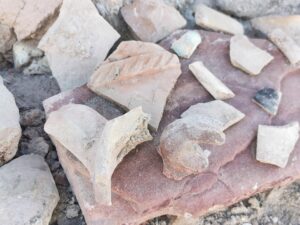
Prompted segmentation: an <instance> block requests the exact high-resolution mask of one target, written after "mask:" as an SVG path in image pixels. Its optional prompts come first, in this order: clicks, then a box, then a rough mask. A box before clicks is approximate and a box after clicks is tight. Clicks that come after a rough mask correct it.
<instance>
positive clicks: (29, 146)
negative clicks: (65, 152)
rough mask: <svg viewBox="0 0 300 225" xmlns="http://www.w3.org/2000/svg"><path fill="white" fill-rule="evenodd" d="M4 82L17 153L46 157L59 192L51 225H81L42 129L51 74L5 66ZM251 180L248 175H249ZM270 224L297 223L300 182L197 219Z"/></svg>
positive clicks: (158, 223)
mask: <svg viewBox="0 0 300 225" xmlns="http://www.w3.org/2000/svg"><path fill="white" fill-rule="evenodd" d="M0 74H1V75H2V76H3V79H4V83H5V85H6V86H7V87H8V88H9V90H10V91H11V92H12V93H13V94H14V96H15V98H16V102H17V105H18V107H19V109H20V114H21V126H22V130H23V134H22V138H21V141H20V144H19V150H18V153H17V156H16V157H18V156H20V155H25V154H30V153H35V154H39V155H41V156H43V157H45V159H46V161H47V163H48V165H49V167H50V169H51V172H52V174H53V177H54V180H55V182H56V185H57V188H58V190H59V194H60V202H59V204H58V206H57V207H56V209H55V211H54V213H53V216H52V220H51V223H50V224H51V225H84V224H85V221H84V218H83V216H82V214H81V211H80V207H79V205H78V203H77V201H76V198H75V196H74V194H73V193H72V189H71V187H70V185H69V183H68V180H67V178H66V176H65V174H64V171H63V169H62V167H61V165H60V163H59V161H58V158H57V154H56V151H55V147H54V146H53V144H52V143H51V141H50V139H49V137H48V136H47V134H46V133H45V132H44V131H43V126H44V122H45V114H44V112H43V107H42V101H43V100H44V99H46V98H48V97H50V96H53V95H55V94H57V93H59V88H58V85H57V83H56V81H55V79H54V78H53V77H52V75H51V74H43V75H38V76H32V75H24V74H22V73H20V72H17V71H15V70H14V69H12V68H10V67H7V68H5V69H1V70H0ZM249 179H251V178H249ZM172 219H173V217H168V216H162V217H160V218H155V219H153V220H151V221H148V222H147V223H145V225H167V224H170V223H171V221H172ZM219 224H220V225H221V224H222V225H234V224H244V225H250V224H252V225H258V224H264V225H271V224H282V225H286V224H290V225H298V224H300V181H298V182H294V183H293V184H291V185H289V186H287V187H283V188H279V189H275V190H272V191H268V192H265V193H262V194H258V195H256V196H254V197H252V198H250V199H247V200H244V201H242V202H239V203H237V204H235V205H234V206H232V207H230V208H228V209H225V210H224V211H221V212H217V213H213V214H210V215H207V216H205V217H202V218H200V219H199V225H219Z"/></svg>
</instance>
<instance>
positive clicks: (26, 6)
mask: <svg viewBox="0 0 300 225" xmlns="http://www.w3.org/2000/svg"><path fill="white" fill-rule="evenodd" d="M61 3H62V0H51V1H44V0H23V1H20V0H1V1H0V9H1V10H0V24H4V25H7V26H9V27H10V28H14V31H15V34H16V36H17V38H18V40H23V39H26V38H30V37H31V38H32V37H36V36H38V35H39V34H38V33H37V32H40V31H41V29H43V28H44V27H45V26H47V23H49V21H51V20H52V19H53V17H55V14H56V11H57V10H58V9H59V7H60V5H61Z"/></svg>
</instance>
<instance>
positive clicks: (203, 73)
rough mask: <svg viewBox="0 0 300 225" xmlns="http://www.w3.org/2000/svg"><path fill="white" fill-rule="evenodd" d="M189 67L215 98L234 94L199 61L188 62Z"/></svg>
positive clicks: (222, 98) (219, 98) (223, 98)
mask: <svg viewBox="0 0 300 225" xmlns="http://www.w3.org/2000/svg"><path fill="white" fill-rule="evenodd" d="M189 69H190V70H191V71H192V73H193V74H194V76H195V77H196V78H197V80H198V81H199V82H200V83H201V84H202V85H203V87H204V88H205V89H206V90H207V91H208V92H209V93H210V94H211V95H212V96H213V97H214V98H215V99H218V100H225V99H229V98H233V97H234V96H235V94H234V93H233V92H232V91H231V90H230V89H229V88H228V87H227V86H226V85H225V84H224V83H223V82H222V81H221V80H219V79H218V78H217V77H216V76H215V75H214V74H212V73H211V72H210V71H209V70H208V69H207V68H206V67H205V66H204V64H203V63H202V62H201V61H197V62H194V63H192V64H190V65H189Z"/></svg>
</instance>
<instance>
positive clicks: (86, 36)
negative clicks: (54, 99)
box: [38, 0, 120, 91]
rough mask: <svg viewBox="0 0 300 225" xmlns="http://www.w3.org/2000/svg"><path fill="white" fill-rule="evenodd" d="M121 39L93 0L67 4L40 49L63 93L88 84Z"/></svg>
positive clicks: (62, 8) (41, 42) (75, 0)
mask: <svg viewBox="0 0 300 225" xmlns="http://www.w3.org/2000/svg"><path fill="white" fill-rule="evenodd" d="M79 11H80V12H81V13H78V12H79ZM70 18H72V19H70ZM119 37H120V35H119V34H118V33H117V32H116V31H115V30H114V29H113V27H111V25H110V24H109V23H107V22H106V21H105V20H104V19H103V18H102V17H101V16H100V15H99V13H98V11H97V9H96V8H95V6H94V5H93V3H92V2H91V1H90V0H84V1H82V0H65V1H63V4H62V6H61V9H60V14H59V16H58V18H57V20H56V21H55V23H54V24H53V25H52V26H51V28H50V29H49V30H48V31H47V33H46V34H45V35H44V36H43V38H42V40H41V41H40V43H39V45H38V47H39V48H40V49H42V50H43V51H45V54H46V56H47V59H48V62H49V65H50V68H51V71H52V73H53V76H54V77H55V78H56V80H57V82H58V84H59V86H60V88H61V90H62V91H64V90H68V89H72V88H75V87H78V86H81V85H83V84H84V83H86V82H87V80H88V79H89V77H90V76H91V74H92V73H93V71H94V69H95V67H96V66H97V65H98V64H99V63H101V62H102V61H103V60H104V58H105V57H106V55H107V53H108V51H109V50H110V48H111V47H112V46H113V44H114V43H115V42H116V41H117V40H118V39H119Z"/></svg>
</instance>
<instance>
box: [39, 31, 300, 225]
mask: <svg viewBox="0 0 300 225" xmlns="http://www.w3.org/2000/svg"><path fill="white" fill-rule="evenodd" d="M185 32H186V31H177V32H175V33H173V34H172V35H171V36H170V37H168V38H167V39H165V40H163V42H162V43H161V45H162V46H163V47H164V48H165V49H167V50H169V49H170V46H171V45H172V43H173V41H174V40H175V39H178V38H179V37H180V36H182V35H183V34H184V33H185ZM199 33H200V34H201V36H202V37H203V42H202V44H201V45H200V46H199V48H197V49H196V50H195V52H194V54H193V56H192V57H191V58H190V59H189V60H182V65H181V68H182V74H181V76H180V78H179V79H178V81H177V84H176V85H175V87H174V89H173V91H172V92H171V93H170V96H169V98H168V101H167V104H166V107H165V111H164V115H163V118H162V120H161V125H160V128H159V129H158V132H153V137H154V140H153V141H151V142H147V143H144V144H142V145H139V146H137V148H136V151H135V153H134V154H129V155H128V156H127V157H125V158H124V160H123V161H122V162H121V163H120V164H119V165H118V167H117V168H116V170H115V171H114V174H113V176H112V202H113V204H112V205H111V206H103V205H99V204H97V202H95V201H94V195H93V193H94V191H93V184H92V182H91V180H92V178H91V176H90V175H89V173H88V171H87V170H86V169H85V167H84V166H82V164H81V163H80V162H79V161H78V160H77V159H76V158H75V157H70V154H69V152H68V151H67V150H66V149H65V148H64V147H63V146H62V145H60V144H59V143H58V142H55V141H54V143H55V146H56V147H57V153H58V156H59V160H60V163H61V165H62V166H63V168H64V171H65V173H66V175H67V177H68V179H69V181H70V183H71V185H72V188H73V191H74V193H75V194H76V197H77V200H78V202H79V204H80V207H81V209H82V212H83V214H84V217H85V220H86V222H87V224H88V225H98V224H101V225H122V224H124V223H125V224H126V223H127V224H134V225H137V224H141V223H143V222H145V221H146V220H148V219H151V218H153V217H157V216H160V215H165V214H169V215H175V216H184V215H185V214H186V213H188V214H190V215H191V216H192V217H195V218H196V217H199V216H202V215H205V214H207V213H211V212H212V211H216V210H220V209H224V207H227V206H229V205H232V204H234V203H236V202H238V201H240V200H243V199H245V198H248V197H250V196H252V195H255V194H256V193H258V192H262V191H265V190H268V189H270V188H274V187H278V186H283V185H286V184H289V183H291V182H293V181H295V180H297V179H299V178H300V142H299V141H298V142H297V144H296V146H295V149H294V151H293V152H292V153H291V156H290V159H291V161H290V163H288V164H287V166H286V168H285V169H278V168H276V167H274V166H272V165H269V164H265V163H260V162H258V161H257V160H256V159H255V156H254V155H253V153H254V152H253V151H254V150H255V148H253V147H255V142H254V140H255V137H256V135H257V127H258V125H259V124H268V123H270V121H271V120H270V116H269V115H268V114H267V113H265V112H263V111H262V110H261V109H259V108H258V107H257V106H256V105H255V104H253V103H252V102H251V98H252V97H253V96H254V95H255V92H256V90H259V89H260V88H262V87H273V88H274V89H277V90H281V91H282V93H283V97H282V101H281V106H280V108H279V111H278V114H277V116H276V117H274V118H272V122H273V123H274V124H286V123H288V122H289V121H299V115H300V106H299V96H298V95H299V94H298V90H299V87H300V77H299V71H297V68H295V67H291V66H290V65H289V64H288V63H287V62H286V60H285V58H284V56H283V55H282V54H281V52H280V51H279V50H278V49H277V48H276V47H275V46H274V45H272V44H271V43H270V42H269V41H268V40H264V39H251V41H253V43H255V45H257V46H258V47H260V48H262V49H264V50H268V51H269V52H270V53H271V54H272V55H273V56H274V62H273V63H271V64H270V65H269V66H268V67H267V68H266V69H265V70H263V71H262V73H261V76H260V77H259V79H257V77H254V76H247V75H245V74H244V73H243V72H242V71H241V70H239V69H236V68H235V67H233V66H232V65H231V63H230V61H229V59H228V49H229V41H230V37H231V36H228V35H224V34H220V33H214V32H206V31H203V30H200V31H199ZM124 54H125V52H124ZM208 55H209V57H207V56H208ZM197 60H201V61H203V63H204V64H205V65H206V66H207V67H208V68H214V70H213V72H214V75H215V76H216V77H218V78H219V79H220V80H221V81H223V82H224V83H226V84H227V85H228V86H229V87H230V88H231V89H232V91H234V93H236V96H235V97H234V98H232V99H229V100H228V101H227V102H228V103H229V104H230V105H232V106H234V107H235V108H237V109H239V110H240V111H242V112H244V113H245V114H246V116H245V118H244V119H243V120H241V121H240V122H239V123H237V124H235V125H234V126H232V127H230V128H229V129H227V130H226V131H225V133H226V142H225V144H224V145H210V150H211V154H210V156H209V166H208V168H207V169H206V170H205V171H204V172H203V173H200V174H198V175H196V176H188V177H186V178H185V179H183V180H181V181H174V180H172V179H168V178H167V177H166V176H164V175H163V173H162V168H163V162H162V159H161V157H160V156H159V154H158V153H157V149H158V147H159V141H160V136H161V132H162V131H163V130H164V128H165V127H166V126H167V125H168V124H170V123H172V122H173V121H174V120H176V119H178V118H180V115H181V114H182V113H183V112H184V111H186V110H187V109H188V108H189V107H190V106H191V105H194V104H196V103H199V102H208V101H211V100H213V98H212V97H211V96H210V95H209V94H208V93H207V91H206V90H205V89H204V88H203V87H202V86H201V85H200V84H199V82H198V81H197V80H196V79H195V78H194V76H193V75H192V73H191V72H190V71H189V69H188V65H189V64H190V63H192V62H193V61H197ZM237 78H238V79H237ZM70 102H73V103H79V104H87V105H88V106H90V107H93V108H94V109H95V110H97V111H98V112H100V113H101V114H102V115H105V117H107V118H108V119H113V118H115V117H117V116H119V115H121V114H122V113H121V112H122V111H121V109H120V108H119V107H117V106H116V105H112V104H111V103H110V102H107V101H104V100H103V98H101V97H100V96H97V95H96V94H95V93H93V92H92V91H90V90H89V89H88V88H87V87H86V86H83V87H80V88H76V89H75V90H72V91H68V92H64V93H60V94H58V95H55V96H53V97H51V98H49V99H47V100H46V101H44V103H43V104H44V108H45V111H46V113H47V114H49V113H50V112H53V111H55V110H57V109H59V108H60V107H61V106H63V105H65V104H69V103H70ZM245 131H247V132H245ZM201 147H202V148H203V149H209V148H207V146H206V145H203V146H201ZM237 171H238V172H237ZM249 177H251V179H249Z"/></svg>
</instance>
